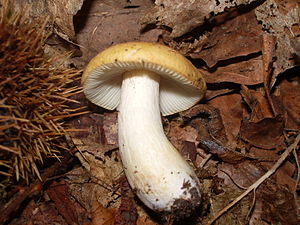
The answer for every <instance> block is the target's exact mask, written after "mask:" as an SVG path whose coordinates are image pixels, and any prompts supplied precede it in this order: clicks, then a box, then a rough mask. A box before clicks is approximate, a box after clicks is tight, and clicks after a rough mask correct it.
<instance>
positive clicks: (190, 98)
mask: <svg viewBox="0 0 300 225" xmlns="http://www.w3.org/2000/svg"><path fill="white" fill-rule="evenodd" d="M139 69H143V70H149V71H152V72H155V73H156V74H158V75H160V79H161V81H160V110H161V113H162V114H163V115H170V114H174V113H177V112H180V111H183V110H186V109H188V108H190V107H191V106H193V105H194V104H196V103H197V102H198V101H199V100H200V99H201V98H203V96H204V94H205V91H206V85H205V81H204V79H203V77H202V75H201V73H200V72H199V71H198V70H197V69H196V68H195V67H194V66H193V64H192V63H191V62H190V61H189V60H187V59H186V58H185V57H184V56H182V55H181V54H179V53H178V52H176V51H175V50H173V49H171V48H169V47H166V46H163V45H161V44H158V43H148V42H128V43H123V44H118V45H114V46H112V47H109V48H107V49H106V50H104V51H102V52H101V53H99V54H98V55H97V56H95V57H94V58H93V59H92V60H91V61H90V62H89V64H88V66H87V67H86V69H85V71H84V74H83V77H82V84H83V90H84V93H85V95H86V97H87V98H88V99H89V100H90V101H91V102H93V103H94V104H96V105H99V106H101V107H103V108H106V109H110V110H113V109H115V108H116V107H117V106H118V105H119V103H120V93H121V91H120V89H121V84H122V79H123V76H122V75H123V74H124V73H125V72H127V71H130V70H139Z"/></svg>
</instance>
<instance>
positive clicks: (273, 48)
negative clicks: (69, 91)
mask: <svg viewBox="0 0 300 225" xmlns="http://www.w3.org/2000/svg"><path fill="white" fill-rule="evenodd" d="M20 2H21V1H20ZM39 2H42V1H37V3H36V4H38V3H39ZM62 2H63V3H62ZM52 3H53V4H54V5H55V6H56V7H59V6H61V4H63V5H64V4H65V5H67V6H70V5H72V7H71V8H68V10H69V11H68V12H64V11H62V10H60V11H58V12H59V13H58V14H57V16H58V17H59V19H56V20H55V21H56V25H57V27H59V32H57V31H58V30H57V29H56V30H54V33H55V32H56V35H58V36H59V37H63V38H64V40H67V43H68V45H71V46H73V47H72V48H71V49H74V48H76V49H78V48H79V47H78V46H80V48H79V49H80V54H79V55H81V56H78V55H77V57H74V58H73V59H72V61H71V62H70V63H72V64H73V65H75V66H76V67H78V68H83V67H84V65H85V64H86V63H87V62H88V61H89V60H90V59H91V58H92V57H93V56H94V55H96V54H97V53H98V52H100V51H101V50H103V49H105V48H106V47H108V46H110V45H112V44H117V43H121V42H125V41H154V42H155V41H158V42H160V43H162V44H165V45H168V46H171V47H172V48H174V49H177V50H178V51H180V52H181V53H182V54H184V55H185V56H187V57H188V58H189V59H190V60H191V61H192V63H194V65H195V66H196V67H197V68H198V69H199V70H200V71H201V72H202V73H203V74H204V77H205V79H206V81H207V83H208V93H207V96H206V99H205V100H203V101H202V102H201V103H200V104H197V105H196V106H194V107H193V108H191V109H189V110H187V111H185V112H182V113H179V114H177V115H173V116H169V117H166V118H163V122H164V129H165V133H166V134H167V136H168V138H169V139H170V140H171V142H172V143H173V144H174V145H175V146H176V147H177V149H178V150H179V151H180V152H181V153H182V154H183V155H184V157H185V158H186V159H187V160H188V161H189V162H190V163H191V164H193V166H194V167H195V170H196V172H197V175H198V176H199V178H200V180H201V184H202V188H203V204H201V207H200V208H199V209H197V211H196V212H195V215H193V216H192V218H187V219H185V220H183V221H173V220H172V218H164V217H163V216H158V215H157V214H155V213H153V212H151V211H149V210H148V209H147V208H146V207H145V206H143V205H142V203H141V202H140V201H139V200H138V199H137V198H136V197H135V196H134V192H133V191H132V190H131V189H130V187H129V186H128V183H127V182H126V179H125V178H124V174H123V170H122V165H121V160H120V157H119V154H118V144H117V114H116V112H110V111H107V110H104V109H101V108H98V107H96V106H94V105H92V104H91V103H88V102H87V101H86V100H85V98H84V96H83V95H82V94H79V95H77V96H76V100H77V101H80V102H81V104H82V105H83V106H87V105H88V106H89V110H90V112H89V113H88V114H85V115H80V116H78V117H76V118H75V119H73V120H72V121H69V123H70V127H71V128H74V129H80V130H81V132H74V133H70V142H71V144H70V145H73V146H74V150H72V151H73V157H74V158H75V157H76V158H77V160H75V161H76V162H73V164H72V165H73V166H70V168H69V169H68V170H67V171H64V173H62V174H61V175H60V176H55V174H52V173H51V176H50V179H49V177H48V176H45V179H46V180H47V179H48V181H47V182H43V183H41V184H40V185H43V187H44V190H45V192H44V193H43V192H42V190H41V189H38V191H37V193H36V194H35V195H34V196H39V199H40V200H39V201H37V199H35V198H33V197H32V193H31V192H28V191H27V192H26V191H25V192H24V194H23V196H22V194H21V197H22V198H25V199H28V200H29V201H26V202H24V203H23V204H24V207H23V212H22V214H21V215H20V216H19V217H18V218H15V219H14V220H12V219H9V218H7V219H6V220H7V221H10V223H9V224H22V223H23V224H24V223H25V222H26V223H30V222H34V223H36V224H53V221H56V222H58V223H60V224H93V225H94V224H95V225H100V224H102V225H109V224H139V225H143V224H172V223H174V224H247V223H249V224H291V225H292V224H299V222H300V218H299V215H300V213H299V204H300V202H299V179H300V178H299V177H300V175H299V174H300V172H299V159H300V157H299V151H297V150H298V149H299V139H300V137H299V128H300V105H299V102H300V101H299V100H300V99H299V96H300V93H299V90H300V88H299V83H300V78H299V51H300V50H299V33H300V29H299V15H300V14H299V7H300V3H299V2H298V1H292V0H285V1H277V0H270V1H255V0H248V1H247V0H244V1H243V0H240V1H239V0H236V1H235V0H233V1H225V0H224V1H223V0H222V1H206V0H201V1H200V0H199V1H187V0H176V1H168V0H165V1H162V0H156V1H150V0H149V1H148V0H131V1H121V0H117V1H112V0H102V1H100V0H95V1H88V0H86V1H84V2H83V1H72V0H64V1H61V2H60V3H56V1H53V2H52ZM40 4H42V3H40ZM37 9H40V11H41V8H39V7H38V8H37ZM42 9H43V10H42V11H43V12H44V13H45V12H49V13H50V12H51V15H53V11H51V10H53V7H50V8H49V7H48V8H47V7H45V6H43V8H42ZM33 10H34V9H33ZM78 10H79V11H78ZM38 11H39V10H36V12H38ZM70 15H71V16H70ZM74 15H75V16H74ZM65 16H68V17H66V18H67V19H65V20H64V17H65ZM70 18H73V22H72V23H71V22H70V21H72V20H70ZM62 34H63V35H62ZM73 42H74V43H76V45H75V46H76V47H74V43H73ZM51 43H53V42H51ZM55 43H56V47H57V46H58V47H60V46H63V45H62V44H61V42H55ZM57 43H58V44H57ZM50 46H51V45H50ZM64 46H65V45H64ZM52 47H53V45H52ZM61 48H62V47H61ZM68 49H70V48H68ZM75 56H76V55H75ZM45 170H46V171H47V168H45ZM42 176H43V175H42ZM16 193H18V191H16ZM18 194H19V195H20V192H19V193H18ZM8 196H9V195H6V198H8ZM21 202H22V201H21ZM25 203H26V204H25ZM13 204H14V205H18V204H19V202H18V204H17V203H16V202H13V201H9V202H8V203H7V204H6V205H8V206H9V205H10V206H12V205H13ZM62 206H63V207H62ZM2 212H3V209H2ZM11 215H12V214H8V217H9V216H10V218H11ZM32 215H35V216H32ZM37 215H43V216H37ZM6 220H4V221H6Z"/></svg>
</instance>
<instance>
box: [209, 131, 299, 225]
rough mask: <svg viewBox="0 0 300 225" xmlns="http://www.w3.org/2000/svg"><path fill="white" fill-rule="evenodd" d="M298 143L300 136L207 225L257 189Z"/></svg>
mask: <svg viewBox="0 0 300 225" xmlns="http://www.w3.org/2000/svg"><path fill="white" fill-rule="evenodd" d="M299 142H300V134H298V135H297V137H296V139H295V141H294V143H293V144H291V145H290V146H289V147H288V148H287V149H286V150H285V151H284V153H283V154H282V155H281V156H280V158H279V159H278V161H277V162H276V163H275V164H274V165H273V167H272V168H271V169H270V170H269V171H268V172H266V173H265V174H264V175H263V176H262V177H261V178H259V179H258V180H257V181H256V182H255V183H254V184H252V185H251V186H250V187H249V188H248V189H247V190H246V191H245V192H243V193H242V194H241V195H240V196H238V197H237V198H236V199H235V200H234V201H233V202H231V203H230V204H229V205H227V206H226V207H225V208H224V209H222V210H221V211H219V212H218V213H217V214H216V216H215V217H214V218H213V219H211V220H210V221H208V223H207V225H211V224H213V223H214V222H215V221H216V220H217V219H218V218H219V217H220V216H222V215H223V214H224V213H225V212H226V211H228V210H229V209H230V208H232V207H233V206H234V205H235V204H236V203H238V202H239V201H240V200H242V199H243V198H244V197H245V196H247V195H248V194H249V193H250V192H251V191H253V190H254V189H256V188H258V186H259V185H261V184H262V183H263V182H264V181H265V180H266V179H267V178H268V177H270V176H271V175H272V174H273V173H274V172H275V171H276V170H277V169H278V168H279V167H280V166H281V164H282V163H283V162H284V161H285V160H286V158H287V157H288V156H289V154H290V153H291V152H292V151H293V150H294V149H296V147H297V145H298V143H299Z"/></svg>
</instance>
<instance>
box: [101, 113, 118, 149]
mask: <svg viewBox="0 0 300 225" xmlns="http://www.w3.org/2000/svg"><path fill="white" fill-rule="evenodd" d="M117 121H118V113H117V112H111V113H104V119H103V131H104V136H105V140H106V143H107V144H110V145H117V144H118V124H117Z"/></svg>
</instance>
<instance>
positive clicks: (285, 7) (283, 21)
mask: <svg viewBox="0 0 300 225" xmlns="http://www.w3.org/2000/svg"><path fill="white" fill-rule="evenodd" d="M299 7H300V5H299V2H298V1H293V0H284V1H278V0H269V1H265V2H264V3H263V4H261V5H260V6H258V7H257V8H256V9H255V14H256V17H257V19H258V20H259V21H261V22H262V25H263V27H264V29H265V30H266V31H267V33H272V34H274V35H275V37H276V38H277V48H276V57H277V59H276V61H275V69H276V71H275V72H274V74H273V78H272V80H273V82H272V83H271V87H272V86H273V85H274V84H275V81H276V77H277V76H278V75H279V74H280V73H281V72H283V71H284V70H286V69H289V68H291V67H293V66H295V63H297V62H296V60H295V59H294V57H293V55H294V54H295V53H296V52H295V49H294V47H293V44H291V40H293V42H294V44H295V43H299V42H300V39H299V36H298V35H299V29H297V27H298V28H299V10H300V8H299ZM294 31H295V33H294ZM297 37H298V38H297Z"/></svg>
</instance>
